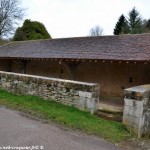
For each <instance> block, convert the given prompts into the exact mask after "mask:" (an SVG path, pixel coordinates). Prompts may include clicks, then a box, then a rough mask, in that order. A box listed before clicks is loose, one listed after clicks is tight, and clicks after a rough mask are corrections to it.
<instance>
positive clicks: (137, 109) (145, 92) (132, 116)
mask: <svg viewBox="0 0 150 150" xmlns="http://www.w3.org/2000/svg"><path fill="white" fill-rule="evenodd" d="M124 96H125V97H124V111H123V123H124V124H125V125H126V126H127V128H128V129H129V131H130V132H134V133H135V134H137V136H138V137H139V138H140V137H143V136H144V137H149V136H150V85H142V86H136V87H132V88H128V89H125V90H124Z"/></svg>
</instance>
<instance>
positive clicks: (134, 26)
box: [128, 7, 143, 34]
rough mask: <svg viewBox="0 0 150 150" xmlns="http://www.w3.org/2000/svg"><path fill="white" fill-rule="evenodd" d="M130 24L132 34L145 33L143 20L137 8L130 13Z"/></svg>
mask: <svg viewBox="0 0 150 150" xmlns="http://www.w3.org/2000/svg"><path fill="white" fill-rule="evenodd" d="M128 24H129V29H130V33H131V34H137V33H142V32H143V26H142V18H141V16H140V13H139V12H138V11H137V10H136V9H135V7H134V8H133V9H132V10H131V11H130V12H129V18H128Z"/></svg>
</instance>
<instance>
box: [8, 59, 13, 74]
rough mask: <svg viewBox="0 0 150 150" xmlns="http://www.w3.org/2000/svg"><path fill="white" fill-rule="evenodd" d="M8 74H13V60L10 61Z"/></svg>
mask: <svg viewBox="0 0 150 150" xmlns="http://www.w3.org/2000/svg"><path fill="white" fill-rule="evenodd" d="M8 72H12V60H9V69H8Z"/></svg>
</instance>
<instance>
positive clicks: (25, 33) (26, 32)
mask: <svg viewBox="0 0 150 150" xmlns="http://www.w3.org/2000/svg"><path fill="white" fill-rule="evenodd" d="M49 38H51V36H50V34H49V33H48V32H47V30H46V28H45V26H44V25H43V24H42V23H40V22H37V21H31V20H28V19H27V20H25V21H24V23H23V26H22V27H20V28H18V29H17V30H16V33H15V35H14V37H13V40H14V41H25V40H36V39H49Z"/></svg>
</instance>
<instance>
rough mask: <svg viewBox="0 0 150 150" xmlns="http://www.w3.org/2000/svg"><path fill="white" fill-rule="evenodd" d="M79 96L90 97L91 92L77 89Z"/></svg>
mask: <svg viewBox="0 0 150 150" xmlns="http://www.w3.org/2000/svg"><path fill="white" fill-rule="evenodd" d="M79 96H80V97H86V98H92V93H91V92H84V91H79Z"/></svg>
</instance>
